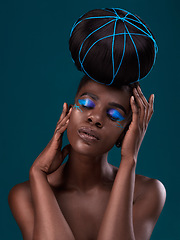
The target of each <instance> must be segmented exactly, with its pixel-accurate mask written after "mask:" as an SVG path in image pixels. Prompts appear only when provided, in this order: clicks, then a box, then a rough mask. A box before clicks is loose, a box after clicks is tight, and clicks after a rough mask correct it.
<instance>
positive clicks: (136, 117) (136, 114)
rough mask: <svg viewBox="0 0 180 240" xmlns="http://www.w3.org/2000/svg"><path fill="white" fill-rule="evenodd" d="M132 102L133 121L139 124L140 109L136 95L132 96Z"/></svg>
mask: <svg viewBox="0 0 180 240" xmlns="http://www.w3.org/2000/svg"><path fill="white" fill-rule="evenodd" d="M130 104H131V110H132V122H134V123H135V124H137V123H138V121H139V111H138V108H137V106H136V103H135V100H134V96H131V98H130Z"/></svg>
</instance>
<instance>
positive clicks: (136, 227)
mask: <svg viewBox="0 0 180 240" xmlns="http://www.w3.org/2000/svg"><path fill="white" fill-rule="evenodd" d="M87 92H88V93H90V94H93V95H95V96H96V97H98V99H97V98H96V100H95V99H94V98H92V97H90V96H89V95H87V94H85V95H83V96H81V95H82V94H84V93H87ZM133 95H134V99H135V101H134V100H133V97H131V95H130V93H129V92H128V91H127V90H123V89H122V90H117V89H112V88H110V87H107V86H104V85H102V84H98V83H96V82H94V81H90V82H88V83H87V84H86V85H84V86H83V87H82V88H81V89H80V91H79V93H78V95H77V96H76V99H75V104H76V106H79V107H80V109H81V110H82V111H80V110H79V109H78V108H76V107H73V108H71V110H70V111H69V112H68V105H67V104H66V103H65V104H64V108H63V112H62V114H61V116H60V119H59V121H58V123H57V126H56V129H55V131H54V135H53V137H52V139H51V141H50V142H49V143H48V145H47V146H46V148H45V149H44V150H43V152H42V153H41V154H40V155H39V156H38V157H37V159H36V160H35V162H34V163H33V165H32V167H31V169H30V174H29V178H30V180H29V181H27V182H24V183H21V184H18V185H16V186H15V187H14V188H13V189H12V190H11V191H10V194H9V205H10V208H11V210H12V213H13V215H14V217H15V219H16V221H17V223H18V225H19V227H20V229H21V232H22V234H23V239H25V240H30V239H43V240H44V239H61V240H71V239H72V240H74V239H76V240H84V239H91V240H110V239H113V240H116V239H117V240H119V239H123V240H126V239H128V240H129V239H130V240H135V239H136V240H146V239H149V238H150V236H151V234H152V231H153V228H154V226H155V224H156V222H157V219H158V217H159V215H160V213H161V211H162V208H163V206H164V203H165V198H166V191H165V188H164V186H163V184H162V183H161V182H160V181H158V180H156V179H150V178H147V177H144V176H141V175H137V174H135V168H136V165H137V157H138V152H139V148H140V146H141V143H142V140H143V138H144V135H145V133H146V130H147V127H148V124H149V121H150V119H151V116H152V114H153V94H152V95H151V96H150V98H149V100H148V101H147V100H146V98H145V97H144V95H143V94H142V92H141V89H140V88H139V87H138V88H137V90H136V89H134V90H133ZM87 98H88V99H91V100H92V101H93V102H94V104H95V105H94V107H93V108H91V109H89V108H85V107H83V106H81V105H80V104H79V102H78V99H87ZM112 102H115V103H118V104H119V105H121V106H123V108H124V109H125V112H124V111H123V110H122V109H119V108H117V107H114V106H113V109H115V110H117V111H119V113H120V114H121V115H122V116H123V117H124V120H122V121H121V124H122V126H123V128H120V127H118V126H117V121H114V120H112V119H111V118H110V117H109V115H108V114H107V110H108V109H109V108H112V106H110V104H109V103H112ZM72 106H75V105H72ZM131 111H132V121H131V124H130V126H129V130H128V131H127V133H126V134H125V137H124V135H123V130H124V128H125V126H126V125H127V124H128V116H129V114H131ZM80 127H88V128H91V129H93V130H94V131H95V132H96V133H97V134H98V140H94V141H87V140H85V139H83V138H81V137H80V136H79V135H78V129H79V128H80ZM66 129H67V136H68V139H69V143H70V144H69V145H67V146H65V147H64V148H63V149H62V150H61V148H62V138H63V133H64V131H65V130H66ZM122 137H124V138H123V143H122V148H121V151H120V152H119V156H117V161H120V159H121V162H120V166H119V168H117V167H114V166H112V165H111V164H109V163H108V161H107V156H108V151H109V150H110V149H111V148H112V147H113V146H114V145H115V143H116V142H117V141H118V140H119V139H122ZM67 155H68V161H67V163H65V164H63V165H61V163H62V162H63V160H64V158H65V157H66V156H67Z"/></svg>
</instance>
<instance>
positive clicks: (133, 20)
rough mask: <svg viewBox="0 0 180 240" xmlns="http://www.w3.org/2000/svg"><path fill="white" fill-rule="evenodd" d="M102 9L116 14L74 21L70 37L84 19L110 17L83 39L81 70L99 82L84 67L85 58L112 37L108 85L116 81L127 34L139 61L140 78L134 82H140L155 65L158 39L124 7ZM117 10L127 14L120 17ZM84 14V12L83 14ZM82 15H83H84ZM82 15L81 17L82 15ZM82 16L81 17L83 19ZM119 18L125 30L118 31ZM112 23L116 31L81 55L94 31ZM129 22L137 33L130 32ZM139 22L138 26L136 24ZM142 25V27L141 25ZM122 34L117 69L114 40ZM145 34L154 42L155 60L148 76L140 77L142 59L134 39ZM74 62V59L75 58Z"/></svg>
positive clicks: (79, 55) (80, 59) (80, 60)
mask: <svg viewBox="0 0 180 240" xmlns="http://www.w3.org/2000/svg"><path fill="white" fill-rule="evenodd" d="M102 10H105V11H107V12H111V13H113V12H114V16H95V17H87V18H84V19H82V20H79V21H77V22H75V23H74V25H73V27H72V30H71V33H70V37H71V35H72V32H73V30H74V29H75V28H76V27H77V25H78V24H80V23H81V22H82V21H86V20H89V19H100V18H102V19H105V18H106V19H109V21H108V22H106V23H105V24H103V25H101V26H100V27H98V28H97V29H95V30H94V31H92V32H91V33H90V34H89V35H88V36H86V38H85V39H84V40H83V42H82V44H81V46H80V49H79V53H78V57H79V63H80V65H81V70H82V71H83V72H84V73H85V74H86V75H88V76H89V77H90V78H91V79H93V80H94V81H96V82H99V81H98V80H96V79H94V78H93V77H92V76H90V74H89V73H88V72H87V71H86V69H85V68H84V65H83V63H84V61H85V58H86V56H87V55H88V53H89V52H90V50H91V49H92V48H93V47H94V45H95V44H97V43H98V42H100V41H102V40H103V39H106V38H112V47H111V50H112V71H113V73H112V76H113V77H112V80H111V82H110V83H109V84H106V85H111V84H112V83H113V82H114V79H115V77H116V75H117V74H118V71H119V70H120V68H121V65H122V62H123V59H124V55H125V51H126V38H127V36H129V38H130V39H131V42H132V44H133V46H134V49H135V52H136V57H137V62H138V73H139V74H138V79H137V80H136V81H134V82H138V81H140V80H142V79H144V78H145V77H146V76H147V75H148V74H149V72H150V71H151V70H152V68H153V66H154V63H155V60H156V54H157V52H158V46H157V44H156V41H155V39H154V37H153V36H152V34H151V32H150V31H149V30H148V28H147V26H146V25H145V24H144V23H143V22H142V21H141V20H140V19H139V18H138V17H137V16H135V15H134V14H132V13H130V12H128V11H126V10H124V9H120V8H112V9H111V10H113V12H112V11H110V10H108V9H106V8H102ZM116 10H121V11H124V12H125V13H126V14H125V16H124V17H120V16H119V15H118V13H117V11H116ZM83 15H84V14H83ZM83 15H82V16H83ZM82 16H81V17H82ZM81 17H80V18H79V19H81ZM118 20H121V21H122V22H123V24H124V27H125V28H124V32H121V33H116V26H117V21H118ZM111 23H114V31H113V34H110V35H108V36H104V37H102V38H99V39H98V40H96V41H95V42H94V43H93V44H92V45H91V46H90V47H89V48H88V49H87V51H86V53H85V54H84V56H83V57H81V51H82V48H83V46H84V43H85V42H86V40H87V39H88V38H89V37H90V36H93V34H94V33H96V32H97V31H99V30H100V29H102V28H105V27H106V26H108V25H109V24H111ZM127 23H128V24H130V25H131V26H133V27H134V28H136V29H137V33H136V32H130V30H129V29H128V26H127ZM136 24H138V26H137V25H136ZM140 26H141V27H140ZM120 35H122V36H123V37H124V38H123V39H124V44H123V52H122V56H121V58H120V59H119V65H118V68H117V69H116V70H115V64H114V42H115V37H116V36H120ZM138 35H139V36H142V37H143V36H144V37H148V38H150V39H151V40H152V41H153V43H154V62H153V65H152V67H151V69H150V71H149V72H148V73H147V74H146V76H144V77H142V78H141V77H140V73H141V64H140V59H139V53H138V49H137V46H136V44H135V42H134V40H133V36H138ZM72 60H73V58H72ZM73 62H74V60H73ZM134 82H131V83H134Z"/></svg>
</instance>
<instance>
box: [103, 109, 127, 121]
mask: <svg viewBox="0 0 180 240" xmlns="http://www.w3.org/2000/svg"><path fill="white" fill-rule="evenodd" d="M107 114H108V116H109V117H110V118H111V120H113V121H122V120H124V117H123V116H122V115H121V114H120V112H119V111H117V110H116V109H113V108H111V109H109V110H108V111H107Z"/></svg>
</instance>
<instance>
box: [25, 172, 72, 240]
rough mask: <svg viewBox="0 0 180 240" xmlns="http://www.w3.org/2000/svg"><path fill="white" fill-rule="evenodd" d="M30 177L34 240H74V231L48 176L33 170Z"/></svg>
mask: <svg viewBox="0 0 180 240" xmlns="http://www.w3.org/2000/svg"><path fill="white" fill-rule="evenodd" d="M29 176H30V187H31V194H32V199H33V203H34V212H35V216H34V233H33V236H34V237H33V239H34V240H36V239H43V240H46V239H47V240H50V239H52V240H56V239H57V240H58V239H62V240H71V239H72V240H74V236H73V234H72V231H71V229H70V227H69V225H68V223H67V222H66V220H65V218H64V216H63V214H62V212H61V209H60V208H59V205H58V203H57V200H56V198H55V196H54V193H53V191H52V189H51V187H50V185H49V183H48V180H47V175H46V174H45V173H43V172H42V171H39V170H36V169H33V170H31V171H30V174H29Z"/></svg>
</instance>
